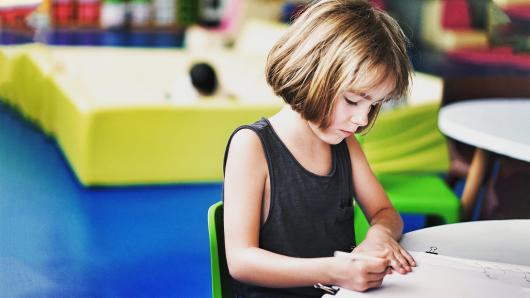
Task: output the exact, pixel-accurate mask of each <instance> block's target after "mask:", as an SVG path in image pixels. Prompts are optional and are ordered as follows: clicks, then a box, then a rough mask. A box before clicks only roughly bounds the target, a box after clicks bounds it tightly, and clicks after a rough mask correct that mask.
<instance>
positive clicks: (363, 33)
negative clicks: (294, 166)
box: [266, 0, 412, 130]
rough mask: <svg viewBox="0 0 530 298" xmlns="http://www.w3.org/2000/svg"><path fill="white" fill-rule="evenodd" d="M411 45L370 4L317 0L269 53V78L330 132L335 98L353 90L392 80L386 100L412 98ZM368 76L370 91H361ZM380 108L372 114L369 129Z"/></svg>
mask: <svg viewBox="0 0 530 298" xmlns="http://www.w3.org/2000/svg"><path fill="white" fill-rule="evenodd" d="M407 46H408V40H407V38H406V37H405V35H404V34H403V31H402V30H401V28H400V27H399V25H398V24H397V22H396V21H395V20H394V19H393V18H392V17H390V16H389V15H388V14H386V13H385V12H383V11H380V10H377V9H375V8H373V7H372V6H371V5H370V4H369V3H368V2H366V1H361V0H322V1H315V2H314V3H313V4H312V5H310V6H309V7H308V8H307V9H306V10H305V11H304V12H303V13H302V14H301V15H300V16H299V17H298V18H297V19H296V20H295V22H294V23H293V24H292V25H291V26H290V27H289V29H288V30H287V32H286V33H285V34H284V35H283V36H282V37H281V38H280V40H278V42H276V44H275V45H274V47H273V48H272V49H271V51H270V52H269V55H268V57H267V65H266V78H267V82H268V84H269V85H270V86H271V87H272V88H273V90H274V92H275V93H276V95H278V96H280V97H282V98H283V99H284V101H285V102H286V103H288V104H289V105H290V106H291V107H292V108H293V109H294V110H295V111H297V112H299V113H300V114H301V115H302V117H303V118H304V119H306V120H309V121H312V122H315V123H319V125H320V127H322V128H326V127H328V126H329V123H330V121H331V117H332V115H331V114H332V111H333V105H334V99H335V98H336V97H337V96H338V94H339V93H340V92H341V91H343V90H345V89H346V88H347V87H348V86H350V85H353V86H356V87H359V88H360V89H362V90H356V91H359V92H364V91H368V90H369V89H371V88H374V87H377V86H379V85H380V84H382V83H383V82H386V81H387V80H388V79H391V80H393V82H394V88H393V90H392V91H391V92H390V94H389V95H388V96H387V98H386V99H385V100H390V99H393V98H400V97H402V96H404V95H405V94H406V93H407V91H408V88H409V84H410V77H411V71H412V67H411V65H410V62H409V59H408V56H407ZM363 76H369V77H368V86H366V85H365V86H360V85H361V84H360V82H362V81H366V78H367V77H363ZM380 106H381V104H378V105H377V106H376V107H374V108H373V109H372V110H371V112H370V114H369V116H368V118H369V124H368V125H367V126H366V127H365V128H367V127H370V126H371V124H372V123H373V120H375V118H376V117H377V114H378V112H379V109H380ZM365 128H362V129H365ZM362 129H361V130H362Z"/></svg>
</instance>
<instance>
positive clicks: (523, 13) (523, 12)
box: [503, 4, 530, 20]
mask: <svg viewBox="0 0 530 298" xmlns="http://www.w3.org/2000/svg"><path fill="white" fill-rule="evenodd" d="M503 10H504V12H505V13H506V14H507V15H509V16H513V17H516V18H520V19H526V20H530V5H528V4H526V5H513V6H508V7H505V8H503Z"/></svg>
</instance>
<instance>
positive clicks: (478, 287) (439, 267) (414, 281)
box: [323, 252, 530, 298]
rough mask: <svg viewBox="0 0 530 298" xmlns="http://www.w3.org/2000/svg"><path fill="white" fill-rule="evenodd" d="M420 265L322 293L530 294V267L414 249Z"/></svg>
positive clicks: (395, 297)
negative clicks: (371, 285) (358, 287)
mask: <svg viewBox="0 0 530 298" xmlns="http://www.w3.org/2000/svg"><path fill="white" fill-rule="evenodd" d="M411 254H412V256H413V257H414V259H415V260H416V263H417V267H414V268H413V271H412V272H410V273H408V274H406V275H401V274H399V273H394V274H391V275H388V276H386V277H385V279H384V281H383V285H382V286H381V288H378V289H372V290H369V291H366V292H355V291H349V290H346V289H340V290H339V292H338V293H337V294H336V295H335V296H333V295H324V296H323V297H326V298H328V297H329V298H332V297H343V298H348V297H352V298H356V297H383V298H384V297H392V298H401V297H403V298H414V297H429V298H438V297H439V298H447V297H466V298H475V297H476V298H485V297H510V298H519V297H521V298H530V267H528V266H522V265H514V264H506V263H495V262H486V261H480V260H471V259H462V258H454V257H447V256H441V255H433V254H428V253H422V252H411Z"/></svg>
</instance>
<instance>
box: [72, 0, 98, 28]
mask: <svg viewBox="0 0 530 298" xmlns="http://www.w3.org/2000/svg"><path fill="white" fill-rule="evenodd" d="M100 10H101V3H100V2H99V0H80V1H79V2H78V3H77V22H78V24H79V25H81V26H97V25H98V24H99V12H100Z"/></svg>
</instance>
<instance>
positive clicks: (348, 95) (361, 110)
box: [309, 80, 394, 145]
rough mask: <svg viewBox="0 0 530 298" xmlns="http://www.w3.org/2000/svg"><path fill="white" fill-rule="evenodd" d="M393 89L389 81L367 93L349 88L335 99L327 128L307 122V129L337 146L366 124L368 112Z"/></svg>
mask: <svg viewBox="0 0 530 298" xmlns="http://www.w3.org/2000/svg"><path fill="white" fill-rule="evenodd" d="M393 88H394V83H393V81H391V80H387V81H386V82H384V83H383V84H381V85H379V86H378V87H377V88H374V89H373V90H371V91H369V92H367V93H363V92H359V91H356V90H355V89H354V88H353V87H350V88H348V89H347V90H344V91H342V92H340V93H339V95H338V97H337V98H335V103H334V107H333V114H332V117H331V123H330V125H329V126H328V127H327V128H325V129H321V128H319V125H318V124H317V123H313V122H309V127H310V128H311V129H312V130H313V132H314V133H315V134H316V135H317V136H318V137H319V138H320V139H321V140H322V141H324V142H326V143H328V144H332V145H333V144H338V143H340V142H341V141H342V140H344V139H345V138H348V137H350V136H351V135H352V134H354V133H355V132H356V131H357V129H359V128H361V127H363V126H366V125H367V124H368V113H369V112H370V110H371V109H372V108H373V107H374V106H375V105H377V104H378V103H381V102H382V101H383V99H384V98H385V97H386V96H387V95H388V94H389V93H390V92H391V91H392V89H393Z"/></svg>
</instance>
